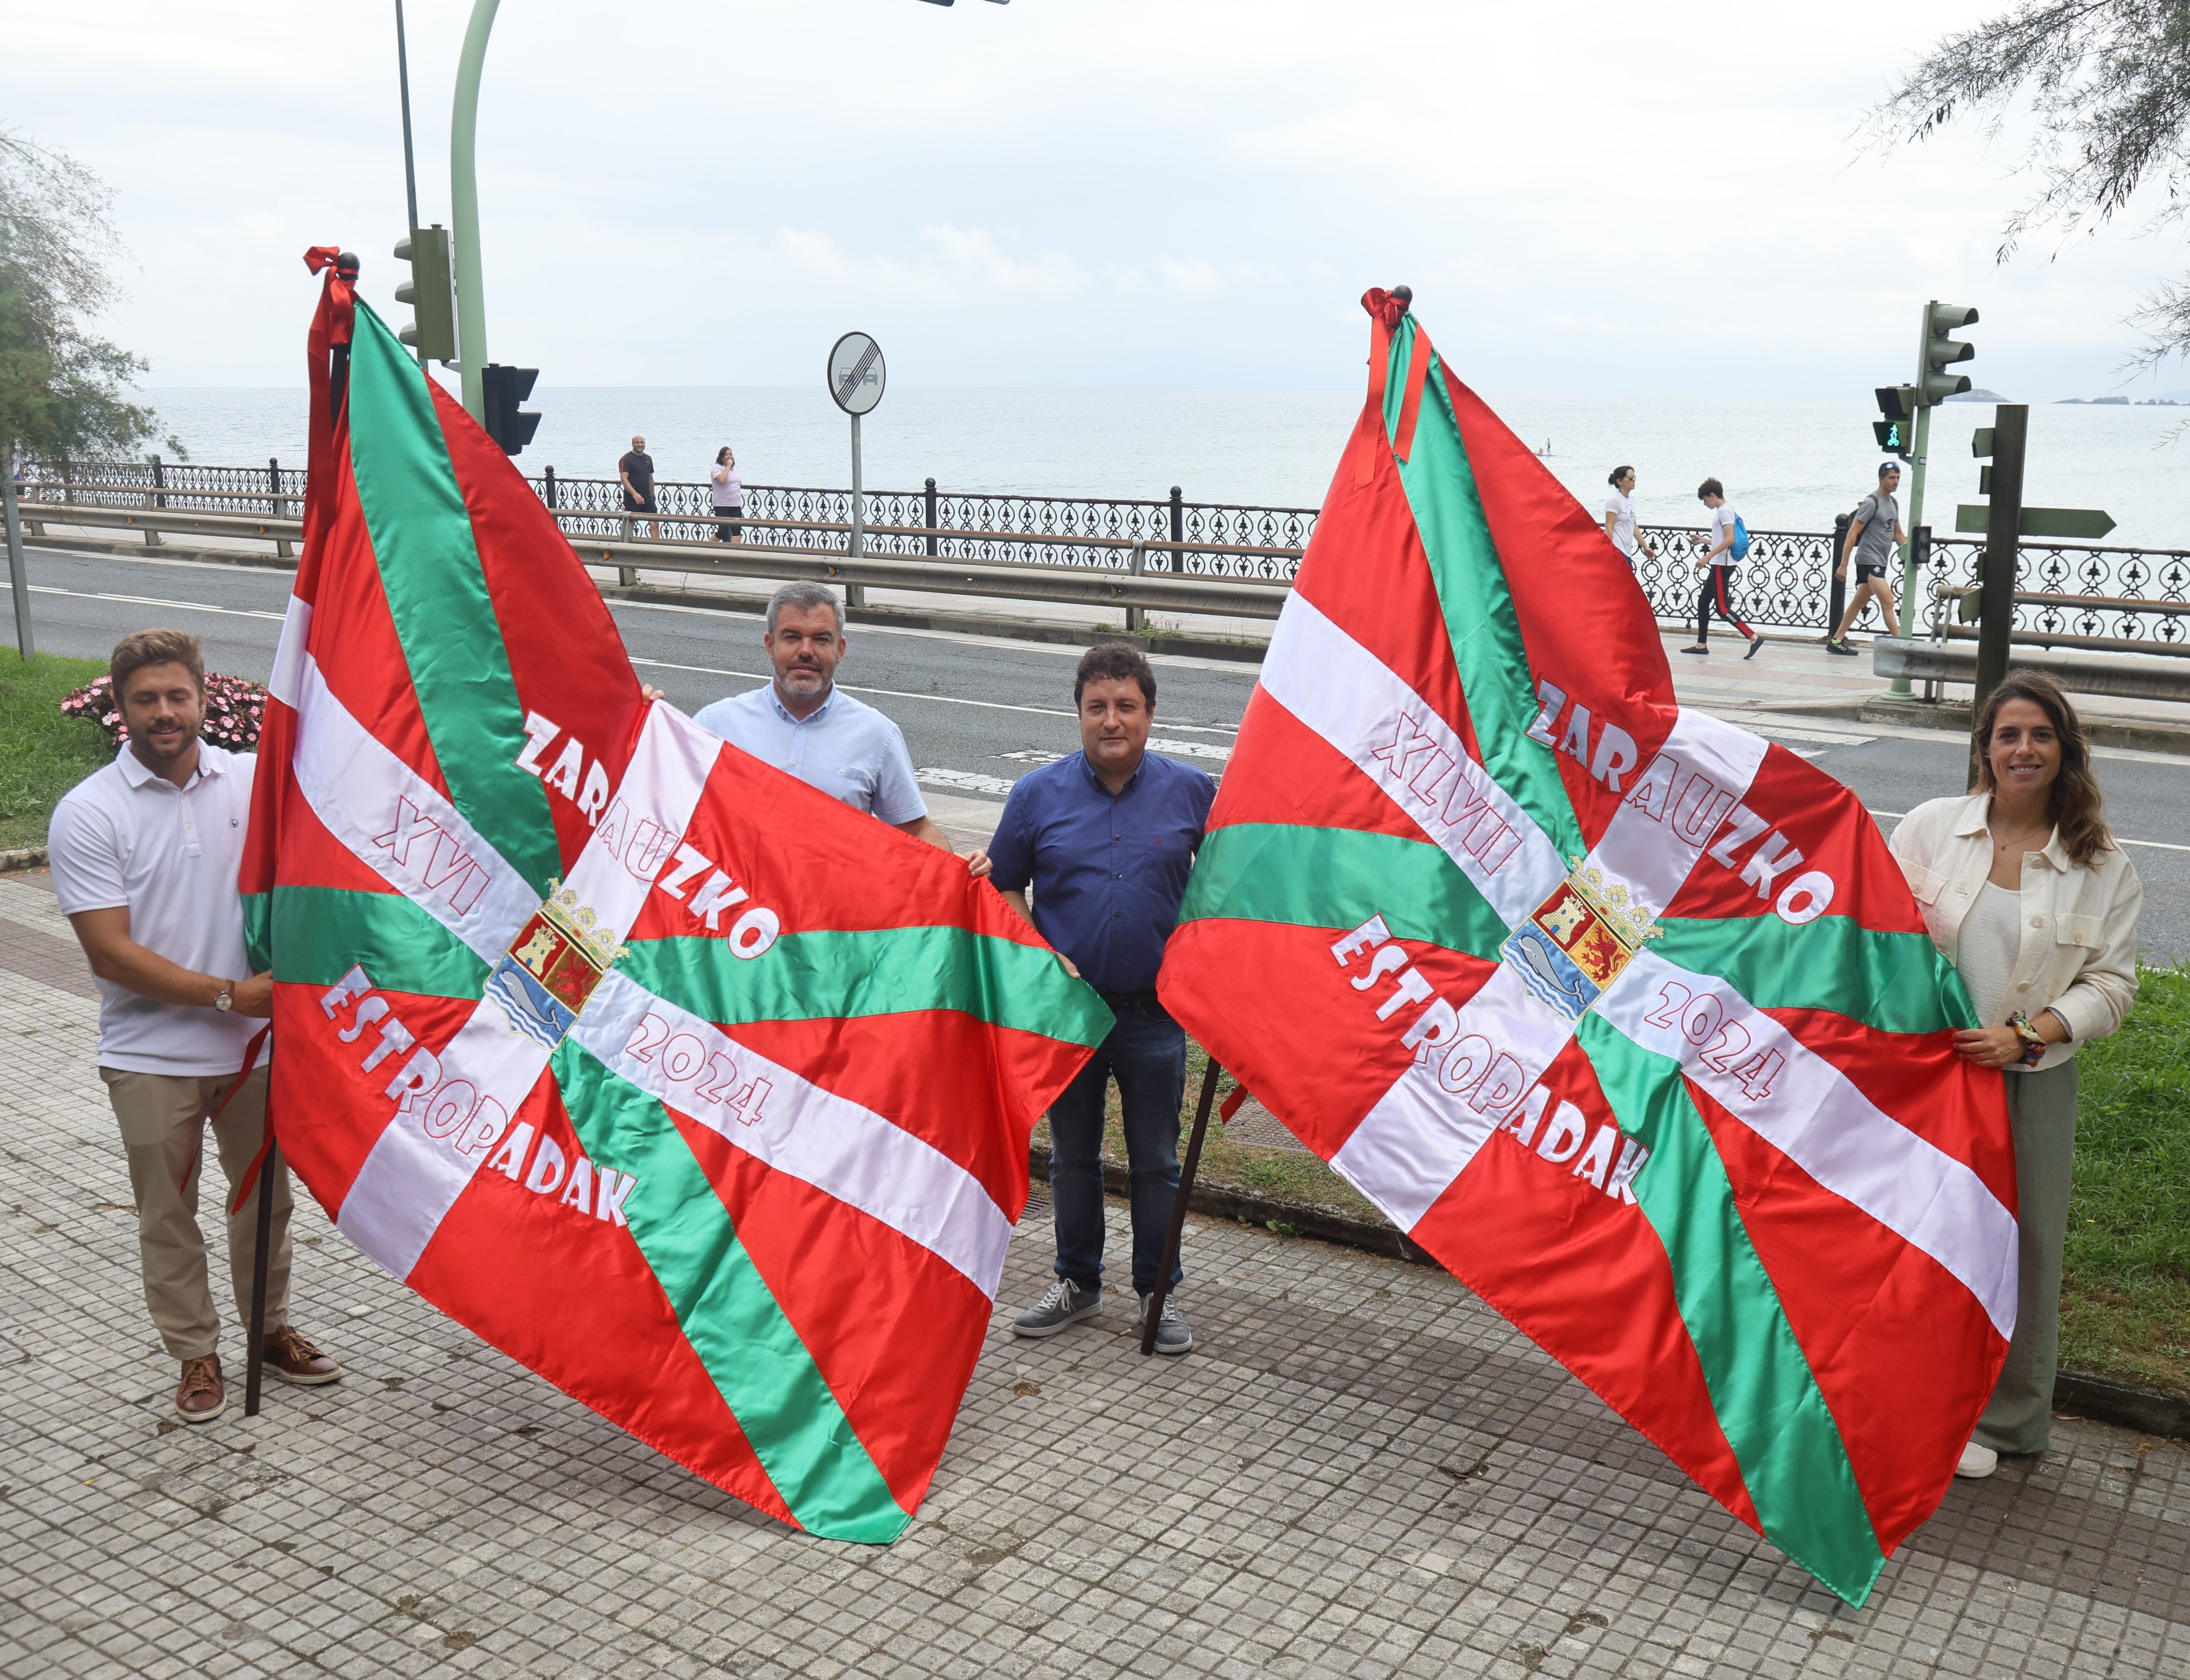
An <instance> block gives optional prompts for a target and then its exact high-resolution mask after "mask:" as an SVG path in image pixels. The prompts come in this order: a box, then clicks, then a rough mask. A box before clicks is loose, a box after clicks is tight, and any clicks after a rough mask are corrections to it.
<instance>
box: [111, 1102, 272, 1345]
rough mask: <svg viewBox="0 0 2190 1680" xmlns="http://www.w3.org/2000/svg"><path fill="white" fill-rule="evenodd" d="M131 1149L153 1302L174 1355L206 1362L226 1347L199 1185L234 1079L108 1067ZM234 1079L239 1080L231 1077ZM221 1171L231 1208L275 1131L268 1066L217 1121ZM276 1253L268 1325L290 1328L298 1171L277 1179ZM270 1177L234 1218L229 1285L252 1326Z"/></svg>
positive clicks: (241, 1319)
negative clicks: (269, 1129)
mask: <svg viewBox="0 0 2190 1680" xmlns="http://www.w3.org/2000/svg"><path fill="white" fill-rule="evenodd" d="M99 1077H100V1078H101V1079H103V1080H105V1081H106V1093H107V1096H108V1098H110V1099H111V1101H112V1103H113V1104H114V1117H115V1119H116V1120H117V1121H120V1122H121V1126H122V1146H123V1148H125V1149H127V1150H128V1154H129V1183H130V1188H131V1189H133V1190H134V1191H135V1192H136V1195H137V1251H138V1257H139V1260H140V1262H141V1263H142V1265H143V1268H144V1273H145V1305H146V1306H147V1307H149V1308H151V1309H152V1322H153V1323H154V1324H155V1325H157V1326H158V1327H159V1331H160V1339H161V1341H162V1342H165V1343H166V1344H167V1351H168V1353H170V1354H173V1356H174V1357H175V1358H177V1359H201V1358H203V1357H204V1356H205V1355H206V1354H210V1353H212V1352H213V1350H214V1348H216V1347H217V1346H218V1343H219V1341H220V1318H219V1315H218V1314H216V1313H215V1312H214V1310H213V1291H212V1288H211V1287H210V1286H209V1285H208V1283H207V1277H206V1247H205V1237H204V1235H203V1234H202V1233H201V1232H200V1231H199V1229H198V1183H199V1181H200V1180H201V1178H204V1176H205V1172H204V1155H205V1133H206V1121H207V1117H208V1116H209V1115H211V1114H212V1113H213V1110H215V1109H216V1108H218V1107H219V1106H220V1099H221V1098H222V1096H223V1095H224V1093H226V1091H227V1089H228V1087H229V1083H230V1080H229V1079H185V1078H181V1077H179V1076H175V1075H173V1074H160V1073H125V1072H123V1071H122V1070H121V1069H119V1068H101V1069H100V1070H99ZM230 1077H231V1078H232V1077H233V1076H230ZM265 1135H266V1070H265V1069H264V1068H258V1069H255V1070H253V1071H252V1074H251V1076H249V1077H248V1078H247V1079H246V1080H245V1081H243V1088H242V1089H241V1090H240V1091H238V1092H237V1093H235V1101H234V1102H232V1103H230V1104H229V1105H228V1109H227V1111H226V1112H225V1113H224V1114H223V1115H221V1116H220V1118H219V1119H218V1120H216V1121H213V1141H214V1144H215V1146H216V1148H217V1149H218V1151H219V1155H220V1169H221V1172H222V1174H223V1175H224V1177H225V1178H226V1179H227V1180H228V1189H227V1192H226V1194H225V1195H223V1196H222V1197H221V1206H222V1208H223V1209H224V1210H225V1209H226V1207H227V1206H228V1203H229V1201H230V1200H231V1199H232V1198H233V1197H234V1196H235V1187H236V1184H237V1183H238V1182H239V1181H240V1180H241V1178H242V1177H243V1174H244V1172H246V1171H247V1169H248V1168H249V1166H250V1165H251V1161H252V1157H253V1156H254V1155H257V1154H258V1145H259V1144H260V1142H261V1140H262V1139H263V1138H264V1137H265ZM273 1177H274V1178H275V1184H274V1228H273V1229H274V1251H273V1253H272V1255H271V1256H269V1258H268V1262H267V1267H266V1328H267V1330H268V1331H275V1330H279V1329H280V1328H281V1326H282V1325H286V1324H287V1323H288V1322H289V1174H288V1171H287V1167H286V1166H284V1168H283V1170H282V1171H281V1172H278V1173H275V1174H274V1175H273ZM264 1193H265V1179H264V1176H263V1175H262V1177H261V1179H260V1182H259V1188H258V1189H256V1190H254V1191H253V1192H252V1196H251V1200H248V1201H247V1202H245V1203H244V1204H243V1206H242V1208H241V1210H240V1211H239V1212H236V1213H235V1215H234V1217H231V1218H230V1220H229V1222H228V1273H229V1281H230V1284H231V1285H232V1286H234V1288H235V1316H236V1320H237V1322H238V1323H239V1324H241V1325H244V1326H245V1328H246V1330H248V1328H249V1326H250V1323H251V1269H252V1261H253V1260H254V1258H255V1257H256V1256H257V1253H258V1198H259V1196H260V1195H264Z"/></svg>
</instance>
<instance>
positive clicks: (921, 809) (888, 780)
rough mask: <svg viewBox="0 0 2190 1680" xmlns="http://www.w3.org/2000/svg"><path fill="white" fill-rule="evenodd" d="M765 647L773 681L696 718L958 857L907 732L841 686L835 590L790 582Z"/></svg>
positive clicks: (774, 601)
mask: <svg viewBox="0 0 2190 1680" xmlns="http://www.w3.org/2000/svg"><path fill="white" fill-rule="evenodd" d="M762 644H763V646H765V647H766V648H767V649H768V656H769V662H770V663H771V664H772V665H773V666H774V667H775V680H774V682H772V683H770V684H769V685H768V686H767V687H765V688H759V689H754V690H752V691H751V692H750V693H747V694H741V695H732V696H730V698H729V699H728V700H718V701H716V702H715V703H714V704H713V705H712V706H708V707H702V708H701V711H700V713H699V715H698V716H697V717H696V718H694V719H693V721H694V722H695V723H696V724H699V726H700V727H701V729H706V731H708V733H710V734H711V735H720V736H721V737H722V738H723V740H724V741H728V742H729V744H730V745H731V746H735V747H738V748H740V749H741V750H743V751H745V752H750V753H752V756H753V757H754V758H758V759H759V760H761V761H762V762H763V763H768V764H773V765H774V766H775V768H776V769H779V770H786V771H788V772H789V773H790V774H791V775H795V776H797V778H798V779H799V780H801V781H803V782H804V783H805V784H806V785H807V786H809V787H817V788H819V789H820V791H821V792H824V793H826V794H827V795H828V796H829V797H831V798H832V799H841V800H843V802H844V803H846V804H847V805H849V806H850V807H851V808H852V809H854V810H855V811H865V812H867V813H869V814H871V815H873V816H877V817H880V818H881V819H882V820H883V821H884V822H886V823H888V824H889V825H890V826H891V827H893V828H899V829H902V830H904V831H905V832H906V833H907V834H910V835H911V836H912V837H914V838H915V839H916V840H925V841H927V842H928V843H929V844H930V845H933V846H940V847H941V848H942V849H944V850H945V851H946V852H947V851H950V850H951V849H952V848H951V845H950V839H949V838H948V837H946V836H945V834H944V832H943V831H942V830H941V829H940V828H939V827H937V826H936V825H935V820H934V819H933V817H931V816H929V815H928V802H927V801H926V800H925V799H923V798H922V797H921V796H920V783H919V781H918V780H916V778H915V776H914V775H913V773H912V755H911V754H910V753H909V752H906V751H905V735H904V732H903V731H902V730H900V729H899V728H898V726H897V725H896V724H894V723H892V722H891V721H890V720H889V719H888V718H886V717H884V716H883V715H882V713H881V712H877V710H875V708H874V707H871V706H867V705H865V704H863V703H862V702H860V701H856V700H854V699H853V698H852V696H851V695H848V694H844V693H842V692H840V691H839V690H837V666H838V665H839V664H841V663H842V662H843V658H844V653H845V646H844V621H843V613H842V612H841V611H840V610H839V609H838V607H837V596H836V593H835V592H834V591H833V590H831V588H830V587H828V586H827V585H826V584H823V583H806V582H800V583H786V584H785V585H784V586H783V587H781V588H780V589H778V590H777V591H776V592H775V593H774V595H773V596H772V597H770V598H769V604H768V633H767V634H766V635H765V636H763V638H762ZM976 855H977V857H978V856H979V854H976ZM987 861H988V860H987V859H986V858H985V857H979V861H977V862H976V863H975V864H974V866H973V869H974V872H975V873H976V874H977V875H985V874H987V873H988V870H987V867H986V865H987Z"/></svg>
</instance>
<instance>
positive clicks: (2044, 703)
mask: <svg viewBox="0 0 2190 1680" xmlns="http://www.w3.org/2000/svg"><path fill="white" fill-rule="evenodd" d="M2011 700H2027V701H2029V702H2030V703H2031V704H2032V705H2033V706H2035V707H2037V708H2038V709H2039V710H2040V712H2044V713H2045V717H2046V721H2047V722H2049V723H2051V724H2052V725H2053V734H2054V736H2055V738H2056V739H2057V740H2058V741H2060V743H2061V774H2060V775H2057V776H2056V777H2055V778H2054V779H2053V787H2052V792H2051V796H2050V799H2051V810H2050V814H2051V817H2052V819H2053V826H2054V829H2055V830H2056V831H2057V832H2058V833H2059V835H2060V836H2061V848H2062V850H2063V851H2065V852H2067V853H2068V860H2069V861H2070V862H2071V863H2074V864H2080V865H2085V866H2089V864H2090V863H2091V860H2092V859H2094V858H2096V856H2098V854H2100V853H2101V852H2103V851H2108V850H2110V849H2112V848H2113V843H2114V837H2113V830H2112V829H2110V828H2108V826H2107V820H2106V818H2105V817H2103V816H2102V815H2101V814H2100V812H2099V807H2100V803H2101V796H2100V793H2099V779H2098V778H2097V777H2096V776H2095V775H2092V774H2091V740H2090V738H2089V737H2088V736H2087V735H2085V733H2084V725H2083V723H2082V721H2081V720H2080V719H2079V718H2077V716H2076V708H2075V707H2073V706H2071V705H2069V704H2068V695H2065V694H2063V693H2062V691H2061V685H2060V684H2058V683H2057V682H2055V681H2054V680H2053V678H2051V677H2049V676H2047V675H2046V674H2045V673H2044V672H2043V671H2011V672H2009V673H2007V675H2006V676H2005V677H2003V678H2000V684H1999V686H1998V687H1996V688H1995V689H1994V690H1993V691H1992V692H1991V694H1989V695H1987V696H1986V697H1985V703H1984V707H1983V710H1981V711H1980V712H1978V713H1977V721H1976V723H1975V724H1972V727H1971V729H1970V745H1971V747H1972V750H1973V751H1974V752H1976V753H1977V792H1980V793H1989V792H1992V791H1993V788H1994V778H1993V773H1992V755H1991V754H1990V753H1989V752H1987V751H1986V749H1987V748H1988V747H1989V746H1991V745H1992V731H1993V725H1994V724H1995V723H1996V722H1998V721H1999V718H2000V707H2003V706H2005V705H2006V704H2007V702H2008V701H2011Z"/></svg>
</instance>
